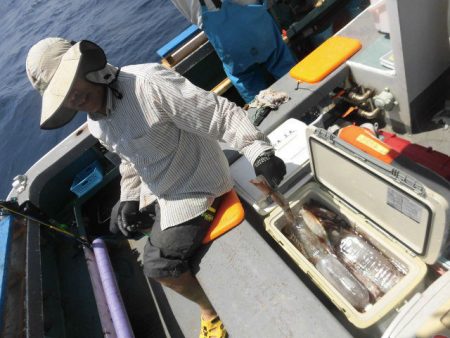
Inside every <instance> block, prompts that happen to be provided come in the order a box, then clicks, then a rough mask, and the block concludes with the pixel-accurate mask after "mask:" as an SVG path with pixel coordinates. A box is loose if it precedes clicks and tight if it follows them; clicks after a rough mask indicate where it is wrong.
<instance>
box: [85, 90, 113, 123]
mask: <svg viewBox="0 0 450 338" xmlns="http://www.w3.org/2000/svg"><path fill="white" fill-rule="evenodd" d="M113 97H114V95H113V93H112V91H111V88H109V87H106V107H105V109H106V116H105V115H104V114H101V113H89V117H90V118H91V120H94V121H98V120H103V119H105V118H108V117H109V116H110V115H111V111H112V110H113V108H114V102H113Z"/></svg>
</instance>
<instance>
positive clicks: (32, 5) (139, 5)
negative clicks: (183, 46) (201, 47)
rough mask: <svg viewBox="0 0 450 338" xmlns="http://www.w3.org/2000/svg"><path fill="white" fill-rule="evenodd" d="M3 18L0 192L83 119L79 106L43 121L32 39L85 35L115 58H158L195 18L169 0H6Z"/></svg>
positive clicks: (119, 61)
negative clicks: (30, 73) (30, 70)
mask: <svg viewBox="0 0 450 338" xmlns="http://www.w3.org/2000/svg"><path fill="white" fill-rule="evenodd" d="M0 22H1V27H2V29H0V79H1V80H0V135H1V138H2V140H1V143H0V156H1V157H0V158H1V160H0V198H5V197H6V195H7V194H8V193H9V191H10V190H11V183H12V179H13V177H14V176H16V175H18V174H24V173H25V172H26V171H27V170H28V169H29V168H30V167H31V166H32V165H33V163H35V162H36V161H37V160H38V159H39V158H40V157H41V156H42V155H44V154H45V153H47V152H48V151H49V150H50V149H51V148H52V147H53V146H55V145H56V144H57V143H58V142H60V141H61V140H62V139H64V138H65V137H66V136H67V135H68V134H70V133H71V132H72V131H73V130H75V129H76V128H77V127H78V126H79V125H81V124H82V123H84V121H85V120H86V116H85V114H83V113H80V114H78V116H76V117H75V119H74V120H73V121H72V122H71V123H70V124H68V125H66V126H65V127H63V128H61V129H57V130H49V131H44V130H41V129H40V128H39V120H40V111H41V98H40V95H39V93H38V92H37V91H35V90H34V89H33V88H32V87H31V84H30V83H29V81H28V78H27V76H26V73H25V59H26V55H27V53H28V50H29V48H30V47H31V46H32V45H33V44H34V43H36V42H37V41H39V40H41V39H43V38H46V37H50V36H60V37H64V38H67V39H72V40H75V41H79V40H82V39H87V40H91V41H94V42H96V43H98V44H99V45H100V46H102V47H103V49H104V50H105V52H106V55H107V57H108V61H109V62H110V63H112V64H114V65H116V66H124V65H128V64H138V63H147V62H159V59H160V58H159V56H158V55H157V54H156V50H157V49H158V48H160V47H161V46H163V45H164V44H165V43H166V42H168V41H170V40H171V39H172V38H173V37H175V36H176V35H178V34H179V33H180V32H181V31H183V30H184V29H185V28H187V27H188V26H189V25H190V23H189V22H188V21H187V20H186V19H185V18H184V17H182V16H181V15H180V14H179V13H178V11H177V10H176V9H175V7H174V6H173V5H172V3H171V2H170V1H168V0H133V1H123V0H122V1H120V0H108V1H105V0H77V1H71V0H1V1H0Z"/></svg>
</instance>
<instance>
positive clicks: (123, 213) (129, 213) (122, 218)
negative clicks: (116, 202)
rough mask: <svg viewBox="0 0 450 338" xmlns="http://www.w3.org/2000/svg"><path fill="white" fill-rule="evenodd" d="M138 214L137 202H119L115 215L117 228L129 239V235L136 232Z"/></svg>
mask: <svg viewBox="0 0 450 338" xmlns="http://www.w3.org/2000/svg"><path fill="white" fill-rule="evenodd" d="M138 214H139V202H138V201H124V202H120V206H119V210H118V214H117V226H118V228H119V230H120V232H121V233H122V234H123V235H124V236H125V237H131V233H132V232H135V231H136V230H137V228H138V225H137V221H138Z"/></svg>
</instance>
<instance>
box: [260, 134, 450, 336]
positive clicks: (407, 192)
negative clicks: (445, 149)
mask: <svg viewBox="0 0 450 338" xmlns="http://www.w3.org/2000/svg"><path fill="white" fill-rule="evenodd" d="M306 134H307V135H306V136H307V140H308V141H307V143H308V149H309V153H310V157H311V169H312V171H313V174H314V178H315V179H314V180H311V182H309V183H307V184H306V185H304V184H300V185H299V186H300V187H297V190H296V191H295V192H294V193H293V194H292V195H291V196H290V197H289V196H288V198H289V201H290V205H291V207H292V209H293V211H294V213H295V212H297V213H298V210H299V208H300V207H301V206H302V205H303V204H304V203H305V202H308V201H310V200H311V199H313V200H316V201H318V202H320V203H321V204H323V206H325V207H327V208H329V209H330V210H332V211H334V212H336V213H338V214H341V215H343V216H344V217H345V218H347V220H349V221H350V223H351V226H353V227H354V228H355V230H356V231H357V232H358V233H360V234H362V235H363V236H364V237H366V238H367V239H368V240H369V241H370V242H371V243H372V244H373V245H374V246H375V247H377V248H378V249H379V250H380V251H381V252H382V253H383V254H385V255H386V256H387V257H389V258H391V259H392V260H393V261H395V262H397V264H398V265H400V266H401V267H402V268H403V269H404V270H405V275H404V276H403V277H402V278H401V280H400V281H399V283H398V284H396V285H395V286H393V287H392V288H391V289H390V290H389V291H387V292H386V293H385V294H384V295H383V296H382V297H381V298H379V299H378V300H377V301H376V302H375V303H374V304H372V305H369V307H367V308H366V309H365V311H364V312H360V311H358V310H356V309H355V308H354V307H353V306H352V305H351V304H350V303H349V302H348V301H347V300H346V299H345V298H344V297H343V296H342V295H341V294H339V293H338V292H337V291H336V289H335V288H334V287H333V286H332V285H331V284H330V283H329V282H328V281H327V280H326V279H325V278H324V277H323V276H322V275H321V274H320V273H319V272H318V271H317V270H316V268H315V267H314V265H313V264H312V263H310V262H309V261H308V259H307V258H306V257H304V256H303V255H302V254H301V253H300V251H299V250H297V249H296V247H294V245H293V244H292V243H291V242H290V241H289V240H288V239H287V238H286V237H285V235H284V234H283V233H282V232H281V228H282V227H283V226H284V225H285V224H286V221H285V220H284V214H283V212H282V210H281V208H280V207H277V208H276V209H274V210H273V211H272V212H271V213H270V215H269V217H267V218H266V219H265V227H266V230H267V231H268V232H269V234H270V235H271V236H272V237H273V238H274V239H275V240H276V241H277V242H278V243H279V244H280V245H281V246H282V247H283V249H284V250H285V251H286V252H287V253H288V254H289V255H290V256H291V257H292V259H293V260H294V261H295V262H296V263H297V264H298V266H299V267H300V268H301V269H302V270H303V271H304V272H305V273H306V274H307V275H308V276H310V278H311V279H312V280H313V282H314V283H315V284H316V285H317V286H318V287H319V288H320V289H321V290H322V291H323V292H324V293H325V294H326V295H327V296H328V297H329V299H330V300H331V301H332V302H333V303H334V304H335V305H336V306H337V308H339V309H340V310H341V311H342V312H343V313H344V314H345V316H346V317H347V318H348V320H349V321H350V322H351V323H353V324H354V325H355V326H356V327H358V328H367V327H369V326H371V325H373V324H375V323H377V322H378V321H379V320H380V319H381V318H382V317H383V316H385V315H386V314H388V313H389V312H390V311H391V310H393V309H396V308H397V307H400V306H401V304H402V303H403V302H405V301H407V300H408V296H412V293H413V291H414V289H415V288H416V287H417V286H418V285H419V283H420V282H421V281H422V279H423V278H424V276H425V274H426V272H427V264H433V263H434V262H435V261H436V260H437V259H438V258H439V255H440V253H441V248H442V246H443V243H444V241H445V239H446V238H447V237H446V236H447V228H448V224H449V219H450V211H449V200H450V191H449V189H448V186H447V187H445V185H440V184H438V183H436V182H435V181H431V180H428V179H426V178H424V177H413V176H411V174H407V173H405V172H403V171H400V170H398V169H396V168H394V167H392V166H390V165H387V164H385V163H383V162H381V161H378V160H376V159H374V158H371V157H370V156H369V155H366V154H365V153H363V152H362V151H360V150H358V149H357V148H355V147H353V146H351V145H349V144H347V143H345V142H344V141H342V140H341V139H339V138H338V137H337V136H335V135H333V134H331V133H329V132H327V131H326V130H323V129H319V128H314V127H308V129H307V132H306ZM449 287H450V285H449Z"/></svg>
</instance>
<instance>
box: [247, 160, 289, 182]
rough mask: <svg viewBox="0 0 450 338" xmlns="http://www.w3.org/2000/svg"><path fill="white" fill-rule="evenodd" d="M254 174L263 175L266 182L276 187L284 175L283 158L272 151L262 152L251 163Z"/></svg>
mask: <svg viewBox="0 0 450 338" xmlns="http://www.w3.org/2000/svg"><path fill="white" fill-rule="evenodd" d="M253 168H254V169H255V174H256V176H259V175H263V176H264V177H265V178H266V180H267V182H269V184H270V185H271V186H272V188H276V187H277V186H278V184H280V182H281V181H282V180H283V177H284V175H286V165H285V164H284V162H283V160H282V159H281V158H279V157H277V156H275V154H273V153H263V154H261V155H259V156H258V158H257V159H256V160H255V163H254V164H253Z"/></svg>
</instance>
